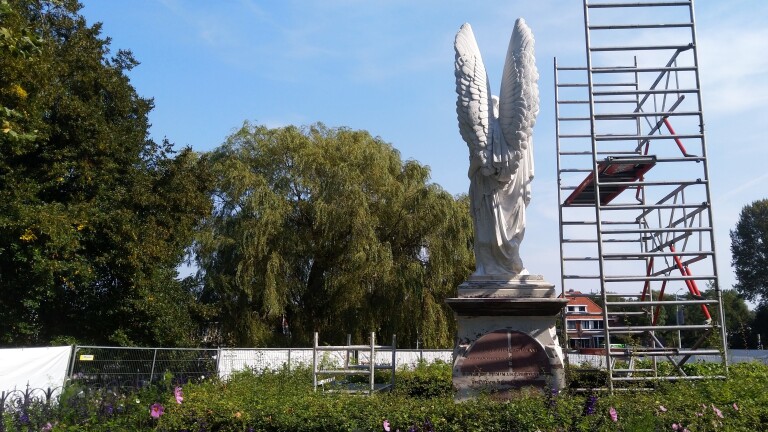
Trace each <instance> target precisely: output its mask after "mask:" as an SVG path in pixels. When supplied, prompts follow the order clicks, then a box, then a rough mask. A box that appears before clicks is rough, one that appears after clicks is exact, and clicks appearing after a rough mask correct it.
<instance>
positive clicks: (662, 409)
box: [659, 405, 667, 412]
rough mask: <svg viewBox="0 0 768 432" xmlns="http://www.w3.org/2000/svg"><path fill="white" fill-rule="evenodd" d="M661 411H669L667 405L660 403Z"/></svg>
mask: <svg viewBox="0 0 768 432" xmlns="http://www.w3.org/2000/svg"><path fill="white" fill-rule="evenodd" d="M659 411H661V412H667V407H665V406H664V405H659Z"/></svg>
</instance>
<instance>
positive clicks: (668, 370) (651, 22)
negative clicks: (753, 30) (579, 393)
mask: <svg viewBox="0 0 768 432" xmlns="http://www.w3.org/2000/svg"><path fill="white" fill-rule="evenodd" d="M583 7H584V28H585V36H586V59H587V61H586V66H585V67H584V66H581V67H579V66H575V67H573V66H561V65H558V63H557V59H555V61H554V74H555V116H556V141H557V171H558V185H559V188H558V202H559V215H560V254H561V275H562V285H561V286H562V290H563V295H564V296H567V295H578V294H577V293H580V292H581V293H588V292H593V293H595V292H596V293H599V294H598V295H599V297H598V298H597V299H598V302H599V303H601V306H602V308H603V317H602V318H603V323H602V327H603V328H602V329H599V330H593V332H594V333H595V334H596V335H600V336H602V342H603V344H604V345H603V348H604V349H603V351H602V352H604V353H605V356H606V362H605V364H606V365H607V369H608V376H609V379H608V387H609V389H610V390H611V391H613V390H614V388H616V389H618V388H628V387H634V388H637V387H643V386H646V384H643V383H642V382H646V381H658V380H681V379H698V378H703V377H702V376H699V375H696V374H690V373H689V374H687V373H686V371H685V368H683V365H684V364H685V363H686V362H688V361H689V360H691V359H692V358H696V359H704V358H706V359H707V360H708V361H713V360H714V361H716V362H718V363H721V365H722V373H721V374H719V376H720V377H724V376H725V375H726V374H727V367H728V365H727V357H726V352H725V350H726V346H727V343H726V336H725V335H726V333H725V327H724V324H723V311H722V306H721V292H720V288H719V286H718V276H717V262H716V259H715V258H716V257H715V241H714V237H713V228H712V219H713V218H712V205H711V199H710V187H709V173H708V167H707V164H708V162H707V154H706V142H705V136H704V120H703V113H702V103H701V91H700V80H699V71H698V63H699V62H698V55H697V46H696V27H695V21H694V7H693V1H692V0H687V1H659V0H645V1H641V2H632V3H627V2H621V1H617V0H603V1H601V2H600V3H596V2H591V1H589V0H584V4H583ZM705 291H706V294H707V295H703V294H702V293H703V292H705ZM694 308H696V309H697V311H695V312H694V311H693V309H694ZM681 309H682V310H685V312H686V314H685V315H687V316H689V319H688V320H686V322H684V321H682V320H681V319H680V318H681V315H682V314H680V313H675V312H677V311H680V310H681ZM695 316H699V317H701V318H700V319H698V320H697V321H696V322H691V318H693V317H695ZM571 318H573V317H571ZM566 343H567V342H566ZM693 356H696V357H693ZM638 360H640V361H638ZM663 363H667V365H666V366H662V364H663ZM709 378H711V377H709ZM629 383H634V384H635V385H634V386H628V385H627V384H629ZM646 387H647V386H646Z"/></svg>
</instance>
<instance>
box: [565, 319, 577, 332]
mask: <svg viewBox="0 0 768 432" xmlns="http://www.w3.org/2000/svg"><path fill="white" fill-rule="evenodd" d="M566 322H567V325H568V330H576V321H573V320H567V321H566Z"/></svg>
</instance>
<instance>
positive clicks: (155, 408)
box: [149, 403, 165, 418]
mask: <svg viewBox="0 0 768 432" xmlns="http://www.w3.org/2000/svg"><path fill="white" fill-rule="evenodd" d="M163 411H165V407H163V406H162V405H160V404H159V403H153V404H152V406H151V407H149V415H150V416H151V417H152V418H160V416H161V415H163Z"/></svg>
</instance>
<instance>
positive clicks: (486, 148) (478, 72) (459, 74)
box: [454, 24, 492, 173]
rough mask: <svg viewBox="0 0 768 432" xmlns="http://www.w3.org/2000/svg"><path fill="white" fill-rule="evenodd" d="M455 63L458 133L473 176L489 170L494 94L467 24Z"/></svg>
mask: <svg viewBox="0 0 768 432" xmlns="http://www.w3.org/2000/svg"><path fill="white" fill-rule="evenodd" d="M454 49H455V50H456V60H455V62H454V67H455V72H454V74H455V75H456V93H458V96H459V97H458V99H457V101H456V113H457V114H458V119H459V131H460V132H461V137H462V138H464V141H466V143H467V145H468V146H469V155H470V173H472V172H473V171H474V170H476V169H478V168H485V169H484V171H487V170H488V161H489V159H490V156H491V148H490V145H489V131H490V127H491V115H492V111H491V110H492V108H491V92H490V87H489V86H488V75H487V74H486V72H485V66H483V60H482V58H481V57H480V49H479V48H478V46H477V42H476V41H475V35H474V33H472V27H471V26H470V25H469V24H464V25H463V26H461V29H459V32H458V33H457V34H456V40H455V42H454Z"/></svg>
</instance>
